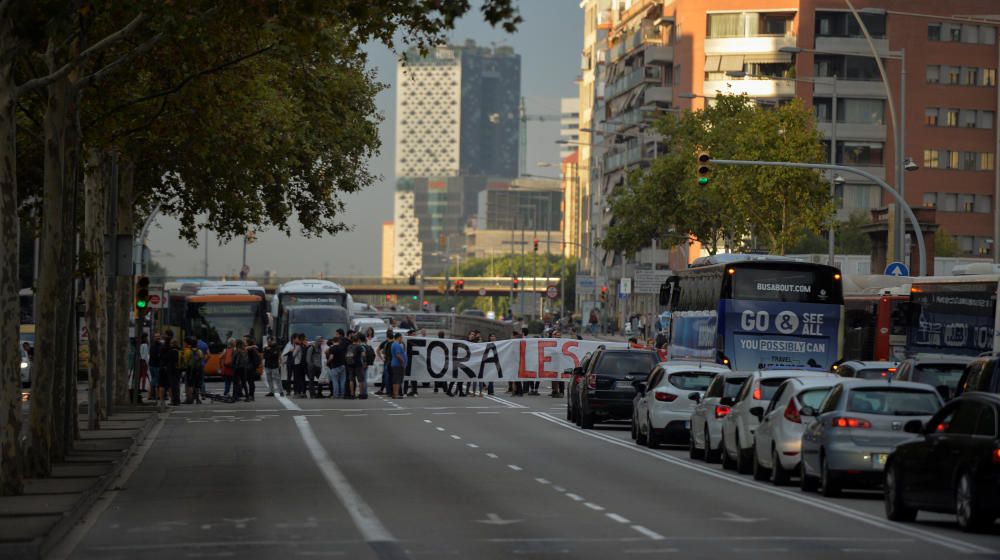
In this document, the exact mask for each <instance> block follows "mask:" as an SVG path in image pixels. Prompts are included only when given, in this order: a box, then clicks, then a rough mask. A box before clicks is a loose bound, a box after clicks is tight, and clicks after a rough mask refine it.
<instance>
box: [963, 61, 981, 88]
mask: <svg viewBox="0 0 1000 560" xmlns="http://www.w3.org/2000/svg"><path fill="white" fill-rule="evenodd" d="M961 79H962V85H963V86H974V85H976V84H977V83H979V68H974V67H969V66H963V67H962V78H961Z"/></svg>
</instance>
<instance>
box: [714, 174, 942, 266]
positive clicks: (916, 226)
mask: <svg viewBox="0 0 1000 560" xmlns="http://www.w3.org/2000/svg"><path fill="white" fill-rule="evenodd" d="M712 162H713V163H716V164H718V165H743V166H761V167H790V168H793V169H820V170H828V171H842V172H844V173H853V174H855V175H860V176H861V177H864V178H865V179H868V180H869V181H872V182H873V183H875V184H877V185H878V186H880V187H882V190H884V191H886V192H887V193H889V194H890V195H891V196H892V197H893V198H894V199H895V200H896V202H898V203H899V204H900V206H901V207H902V208H903V211H904V212H905V213H906V215H907V217H909V218H910V222H911V223H912V224H913V231H914V234H915V235H916V236H917V251H918V253H919V256H920V268H919V269H918V272H919V274H918V276H925V275H926V274H927V248H926V247H925V246H924V236H923V232H922V231H921V229H920V222H918V221H917V216H916V215H915V214H914V213H913V209H911V208H910V205H909V204H907V203H906V201H905V200H903V197H902V196H900V195H899V193H898V192H897V191H896V190H895V189H893V188H892V187H890V186H889V184H888V183H886V182H885V181H883V180H882V179H879V178H878V177H876V176H874V175H872V174H871V173H869V172H867V171H865V170H863V169H858V168H857V167H848V166H846V165H830V164H827V163H792V162H789V161H750V160H739V159H713V160H712Z"/></svg>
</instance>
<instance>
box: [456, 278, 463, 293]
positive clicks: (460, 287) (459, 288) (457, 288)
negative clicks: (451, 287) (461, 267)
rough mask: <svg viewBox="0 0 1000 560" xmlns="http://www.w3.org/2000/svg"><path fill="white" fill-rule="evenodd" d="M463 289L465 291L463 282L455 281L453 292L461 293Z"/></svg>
mask: <svg viewBox="0 0 1000 560" xmlns="http://www.w3.org/2000/svg"><path fill="white" fill-rule="evenodd" d="M464 289H465V280H462V279H458V280H455V291H456V292H461V291H462V290H464Z"/></svg>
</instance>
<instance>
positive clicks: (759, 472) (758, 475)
mask: <svg viewBox="0 0 1000 560" xmlns="http://www.w3.org/2000/svg"><path fill="white" fill-rule="evenodd" d="M750 452H751V453H753V479H754V480H761V481H763V480H767V479H768V478H770V476H771V471H770V470H768V469H767V468H765V467H764V465H761V464H760V459H759V458H758V457H757V442H754V444H753V447H752V448H751V451H750Z"/></svg>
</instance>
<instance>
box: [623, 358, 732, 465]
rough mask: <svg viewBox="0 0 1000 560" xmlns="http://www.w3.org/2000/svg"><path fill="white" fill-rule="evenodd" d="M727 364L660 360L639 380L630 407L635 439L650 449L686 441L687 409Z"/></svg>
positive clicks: (688, 412) (688, 410)
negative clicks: (645, 376)
mask: <svg viewBox="0 0 1000 560" xmlns="http://www.w3.org/2000/svg"><path fill="white" fill-rule="evenodd" d="M727 372H729V368H727V367H725V366H722V365H718V364H712V363H700V362H682V361H672V362H663V363H661V364H659V365H658V366H656V367H655V368H653V371H652V372H651V373H650V374H649V377H647V378H646V381H645V382H644V383H639V384H638V387H637V394H636V397H635V403H634V406H633V407H632V433H633V434H634V435H635V442H636V443H637V444H639V445H646V446H647V447H649V448H651V449H654V448H656V447H657V446H658V445H659V444H660V443H676V444H687V442H688V438H689V437H690V433H691V413H692V412H693V411H694V405H695V401H696V400H698V399H700V398H701V395H702V394H704V392H705V389H707V388H708V385H709V383H711V382H712V378H713V377H715V376H716V375H718V374H720V373H727Z"/></svg>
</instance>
